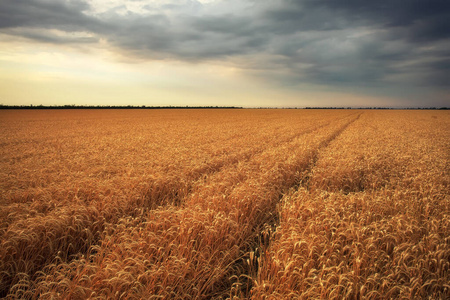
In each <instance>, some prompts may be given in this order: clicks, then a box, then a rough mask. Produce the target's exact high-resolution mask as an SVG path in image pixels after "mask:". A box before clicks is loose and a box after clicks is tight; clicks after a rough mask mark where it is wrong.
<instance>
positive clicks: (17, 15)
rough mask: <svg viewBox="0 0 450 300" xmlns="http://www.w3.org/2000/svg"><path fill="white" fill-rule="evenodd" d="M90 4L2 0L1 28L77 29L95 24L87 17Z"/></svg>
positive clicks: (0, 5) (37, 0) (43, 0)
mask: <svg viewBox="0 0 450 300" xmlns="http://www.w3.org/2000/svg"><path fill="white" fill-rule="evenodd" d="M87 9H89V5H88V4H87V3H86V2H83V1H46V0H34V1H32V0H2V1H1V2H0V28H12V27H31V28H48V29H51V28H57V29H62V30H67V31H76V30H80V29H84V28H86V26H87V24H89V23H91V27H93V26H92V25H94V24H95V23H96V21H95V20H93V19H91V18H88V17H86V16H85V15H84V14H83V11H84V10H87Z"/></svg>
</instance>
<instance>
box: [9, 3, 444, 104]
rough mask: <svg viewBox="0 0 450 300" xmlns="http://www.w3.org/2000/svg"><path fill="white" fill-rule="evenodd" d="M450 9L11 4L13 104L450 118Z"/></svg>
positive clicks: (428, 5) (441, 5)
mask: <svg viewBox="0 0 450 300" xmlns="http://www.w3.org/2000/svg"><path fill="white" fill-rule="evenodd" d="M449 74H450V1H448V0H378V1H363V0H346V1H339V0H323V1H321V0H297V1H294V0H291V1H289V0H278V1H277V0H270V1H269V0H247V1H237V0H203V1H195V0H179V1H175V0H155V1H145V0H127V1H118V0H0V103H3V104H24V105H28V104H33V105H38V104H44V105H55V104H56V105H61V104H92V105H128V104H130V105H149V106H150V105H183V106H184V105H220V106H221V105H237V106H246V107H252V106H279V107H280V106H282V107H290V106H292V107H293V106H297V107H304V106H399V107H405V106H414V107H416V106H450V76H449Z"/></svg>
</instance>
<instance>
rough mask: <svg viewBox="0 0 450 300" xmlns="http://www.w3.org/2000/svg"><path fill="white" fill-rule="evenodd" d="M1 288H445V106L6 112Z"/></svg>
mask: <svg viewBox="0 0 450 300" xmlns="http://www.w3.org/2000/svg"><path fill="white" fill-rule="evenodd" d="M0 128H1V130H0V154H1V155H0V191H1V194H0V242H1V244H0V297H6V298H7V299H86V298H91V299H225V298H231V299H233V298H237V299H239V298H243V299H247V298H251V299H295V298H298V299H390V298H393V299H399V298H401V299H428V298H430V299H448V298H447V297H448V296H449V295H450V285H449V282H450V272H449V269H450V263H449V259H450V195H449V181H450V171H449V170H450V113H449V112H448V111H443V110H442V111H440V110H300V109H299V110H295V109H290V110H282V109H273V110H272V109H261V110H254V109H230V110H227V109H216V110H214V109H198V110H193V109H167V110H162V109H161V110H159V109H158V110H156V109H154V110H151V109H149V110H78V109H73V110H1V111H0Z"/></svg>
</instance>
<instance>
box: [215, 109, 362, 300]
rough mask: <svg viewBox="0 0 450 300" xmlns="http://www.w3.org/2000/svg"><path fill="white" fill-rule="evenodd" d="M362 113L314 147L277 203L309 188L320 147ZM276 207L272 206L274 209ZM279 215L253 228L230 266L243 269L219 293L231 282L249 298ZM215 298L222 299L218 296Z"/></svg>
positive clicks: (230, 290)
mask: <svg viewBox="0 0 450 300" xmlns="http://www.w3.org/2000/svg"><path fill="white" fill-rule="evenodd" d="M362 114H363V113H359V114H358V115H357V116H356V118H354V119H352V120H350V121H349V122H347V123H345V124H344V125H343V126H342V127H341V128H339V129H338V130H336V131H335V132H334V133H333V134H332V135H331V136H330V137H329V138H327V139H325V140H324V141H322V142H321V143H320V144H319V146H318V148H316V149H315V150H314V151H313V152H312V153H311V154H310V160H309V163H308V164H307V166H306V168H304V169H303V170H299V171H301V173H302V174H303V177H302V178H301V179H300V180H299V181H298V182H296V183H294V184H293V185H291V186H289V187H286V188H284V189H283V190H284V192H283V193H280V195H279V199H278V203H279V202H280V201H281V200H282V199H283V197H284V195H285V193H287V192H289V191H292V190H298V189H299V188H300V187H305V188H309V180H310V177H311V172H312V170H313V168H314V166H315V165H316V163H317V160H318V155H319V152H320V151H321V150H322V149H325V148H326V147H327V146H328V145H329V144H330V143H331V142H332V141H333V140H335V139H336V138H337V137H339V136H340V135H341V134H342V132H344V131H345V130H346V129H347V128H348V127H349V126H350V125H351V124H353V123H354V122H356V121H357V120H358V119H359V118H360V116H361V115H362ZM275 210H276V207H274V211H275ZM279 222H280V220H279V217H278V214H273V216H272V217H271V218H268V222H266V223H264V224H260V225H259V226H257V228H255V234H254V239H253V241H251V242H249V243H248V247H247V248H246V249H244V250H243V253H244V254H243V256H242V257H240V258H238V259H237V260H236V261H235V263H234V266H233V267H232V268H233V269H234V270H244V272H242V273H240V274H234V276H235V278H236V281H235V282H234V283H232V285H231V286H230V287H229V288H228V290H227V291H225V292H223V293H221V295H223V294H226V295H230V294H231V292H232V288H233V284H239V286H240V287H239V290H240V291H239V293H240V296H242V297H244V298H247V299H248V298H250V296H251V289H252V286H253V278H256V276H257V274H258V271H259V270H258V269H259V260H260V257H261V255H263V253H264V252H265V250H266V249H267V248H268V247H269V246H270V241H271V236H272V235H273V233H274V232H275V231H276V228H277V227H278V226H279ZM217 299H222V298H221V297H220V296H219V297H218V298H217Z"/></svg>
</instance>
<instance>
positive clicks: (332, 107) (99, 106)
mask: <svg viewBox="0 0 450 300" xmlns="http://www.w3.org/2000/svg"><path fill="white" fill-rule="evenodd" d="M243 108H244V107H240V106H188V105H186V106H146V105H141V106H135V105H32V104H31V105H4V104H0V109H243ZM255 108H256V109H274V108H276V107H252V109H255ZM278 108H284V107H278ZM285 109H432V110H447V109H449V108H448V107H405V108H394V107H337V106H315V107H310V106H308V107H285Z"/></svg>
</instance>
